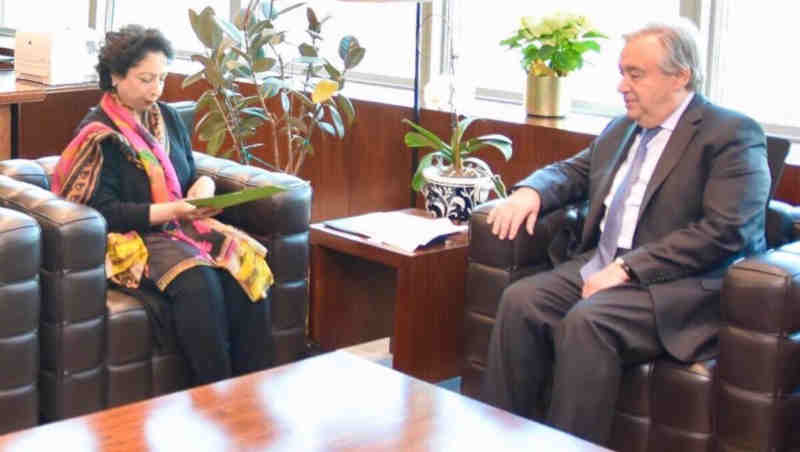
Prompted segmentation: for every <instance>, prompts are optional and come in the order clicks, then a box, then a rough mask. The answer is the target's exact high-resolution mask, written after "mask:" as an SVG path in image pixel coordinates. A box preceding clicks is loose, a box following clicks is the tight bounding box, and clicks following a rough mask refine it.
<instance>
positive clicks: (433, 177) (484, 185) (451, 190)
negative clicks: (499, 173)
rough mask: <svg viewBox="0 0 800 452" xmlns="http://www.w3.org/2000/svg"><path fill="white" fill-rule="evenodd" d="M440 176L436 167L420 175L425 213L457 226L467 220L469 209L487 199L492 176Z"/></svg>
mask: <svg viewBox="0 0 800 452" xmlns="http://www.w3.org/2000/svg"><path fill="white" fill-rule="evenodd" d="M440 172H441V170H440V168H439V167H436V166H431V167H428V168H426V169H425V170H424V171H423V173H422V174H423V176H424V177H425V181H426V183H425V185H424V186H423V187H422V194H423V196H424V197H425V210H427V211H428V212H431V213H432V214H434V215H435V216H436V217H447V218H449V219H451V220H453V221H456V222H464V221H467V220H469V217H470V215H471V214H472V209H474V208H475V207H476V206H478V205H480V204H482V203H484V202H486V200H487V199H488V197H489V192H490V191H491V187H492V178H491V176H481V177H450V176H443V175H441V174H440Z"/></svg>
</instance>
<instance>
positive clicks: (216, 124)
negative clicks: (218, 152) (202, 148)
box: [197, 111, 226, 141]
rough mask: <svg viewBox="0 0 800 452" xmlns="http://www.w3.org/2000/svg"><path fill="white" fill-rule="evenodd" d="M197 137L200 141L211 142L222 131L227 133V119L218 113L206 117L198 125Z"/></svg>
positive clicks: (208, 114)
mask: <svg viewBox="0 0 800 452" xmlns="http://www.w3.org/2000/svg"><path fill="white" fill-rule="evenodd" d="M197 126H198V129H197V137H198V138H199V139H200V141H209V140H211V138H212V137H214V135H216V134H217V133H219V132H220V131H223V132H224V131H225V130H226V126H225V118H223V117H222V114H220V113H219V112H218V111H213V112H210V113H207V114H206V115H204V116H203V117H202V118H201V119H200V121H198V123H197Z"/></svg>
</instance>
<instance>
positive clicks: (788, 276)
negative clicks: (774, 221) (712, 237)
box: [715, 242, 800, 450]
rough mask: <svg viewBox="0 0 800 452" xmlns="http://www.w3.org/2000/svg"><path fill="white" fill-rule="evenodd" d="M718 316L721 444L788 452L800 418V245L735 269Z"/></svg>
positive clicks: (726, 282) (717, 398) (728, 275)
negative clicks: (720, 316)
mask: <svg viewBox="0 0 800 452" xmlns="http://www.w3.org/2000/svg"><path fill="white" fill-rule="evenodd" d="M721 310H722V318H723V325H722V329H721V330H720V335H719V346H720V354H719V357H718V360H717V372H716V374H715V378H717V384H716V394H715V412H716V413H718V419H717V429H718V439H719V441H720V442H721V443H723V444H724V448H725V449H730V450H733V449H737V450H768V449H769V450H788V449H790V448H791V447H787V446H790V445H791V444H790V443H791V441H792V440H791V437H792V434H793V433H792V432H793V431H794V429H795V428H796V425H794V426H793V424H794V423H795V421H794V420H796V419H798V417H800V242H793V243H790V244H787V245H784V246H782V247H780V248H778V249H775V250H771V251H768V252H766V253H763V254H760V255H757V256H753V257H750V258H748V259H744V260H741V261H739V262H737V263H736V264H734V265H733V266H732V267H731V268H730V269H729V270H728V272H727V273H726V275H725V279H724V282H723V286H722V292H721Z"/></svg>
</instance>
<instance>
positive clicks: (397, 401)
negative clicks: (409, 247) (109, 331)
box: [0, 351, 607, 452]
mask: <svg viewBox="0 0 800 452" xmlns="http://www.w3.org/2000/svg"><path fill="white" fill-rule="evenodd" d="M4 415H7V416H8V415H13V413H5V414H4ZM23 450H24V451H39V450H76V451H83V450H85V451H148V450H151V451H155V450H164V451H173V450H174V451H183V450H186V451H225V450H259V451H262V450H264V451H266V450H269V451H291V452H297V451H309V452H310V451H332V450H337V451H355V450H359V451H362V450H363V451H417V450H419V451H445V450H447V451H449V450H486V451H489V450H547V451H550V450H552V451H603V450H607V449H603V448H601V447H598V446H595V445H593V444H591V443H588V442H586V441H583V440H580V439H578V438H575V437H572V436H570V435H567V434H565V433H562V432H559V431H557V430H554V429H551V428H549V427H546V426H544V425H541V424H537V423H535V422H532V421H529V420H526V419H523V418H520V417H517V416H515V415H512V414H510V413H507V412H504V411H500V410H498V409H495V408H493V407H490V406H488V405H484V404H482V403H480V402H477V401H475V400H473V399H469V398H467V397H463V396H461V395H459V394H456V393H454V392H451V391H448V390H446V389H441V388H438V387H436V386H433V385H431V384H428V383H425V382H422V381H420V380H416V379H414V378H410V377H408V376H406V375H404V374H401V373H399V372H396V371H394V370H392V369H389V368H386V367H383V366H379V365H377V364H373V363H371V362H369V361H367V360H364V359H362V358H358V357H356V356H354V355H352V354H350V353H347V352H343V351H339V352H333V353H328V354H324V355H320V356H317V357H314V358H310V359H307V360H304V361H299V362H296V363H293V364H288V365H285V366H281V367H277V368H274V369H270V370H267V371H263V372H257V373H253V374H250V375H246V376H243V377H239V378H234V379H230V380H226V381H222V382H219V383H215V384H212V385H207V386H201V387H198V388H195V389H191V390H186V391H181V392H176V393H173V394H169V395H166V396H162V397H158V398H154V399H150V400H147V401H144V402H138V403H133V404H130V405H125V406H121V407H118V408H113V409H110V410H106V411H101V412H98V413H94V414H90V415H86V416H82V417H77V418H72V419H68V420H65V421H60V422H55V423H52V424H46V425H43V426H40V427H36V428H33V429H29V430H23V431H20V432H16V433H11V434H9V435H6V436H2V437H0V451H9V452H10V451H23Z"/></svg>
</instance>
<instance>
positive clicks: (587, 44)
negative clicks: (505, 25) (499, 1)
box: [500, 13, 607, 117]
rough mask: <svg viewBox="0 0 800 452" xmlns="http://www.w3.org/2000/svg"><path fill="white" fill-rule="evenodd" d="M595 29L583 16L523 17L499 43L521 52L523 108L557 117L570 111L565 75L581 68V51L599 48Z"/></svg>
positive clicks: (600, 34) (582, 52) (582, 61)
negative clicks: (524, 80)
mask: <svg viewBox="0 0 800 452" xmlns="http://www.w3.org/2000/svg"><path fill="white" fill-rule="evenodd" d="M597 38H607V36H606V35H604V34H602V33H600V32H598V31H597V30H595V29H594V28H593V27H592V25H591V24H590V23H589V19H587V18H586V16H581V15H576V14H569V13H556V14H554V15H551V16H546V17H543V18H541V19H536V18H533V17H523V18H522V20H521V25H520V27H519V28H518V29H517V30H516V31H515V32H514V34H513V35H511V37H509V38H507V39H504V40H502V41H500V44H501V45H504V46H508V47H509V48H510V49H517V48H518V49H520V51H521V52H522V60H521V63H522V69H523V70H524V71H525V72H526V73H527V74H528V83H527V91H526V96H525V97H526V100H525V104H526V108H527V111H528V114H530V115H535V116H547V117H560V116H565V115H566V114H567V112H568V111H569V105H570V101H571V99H570V97H569V95H568V91H567V86H566V83H567V82H566V77H567V75H569V73H571V72H572V71H575V70H578V69H580V68H581V67H583V64H584V57H583V54H584V53H585V52H587V51H589V50H593V51H596V52H599V51H600V45H599V44H598V43H597V41H595V39H597Z"/></svg>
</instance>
